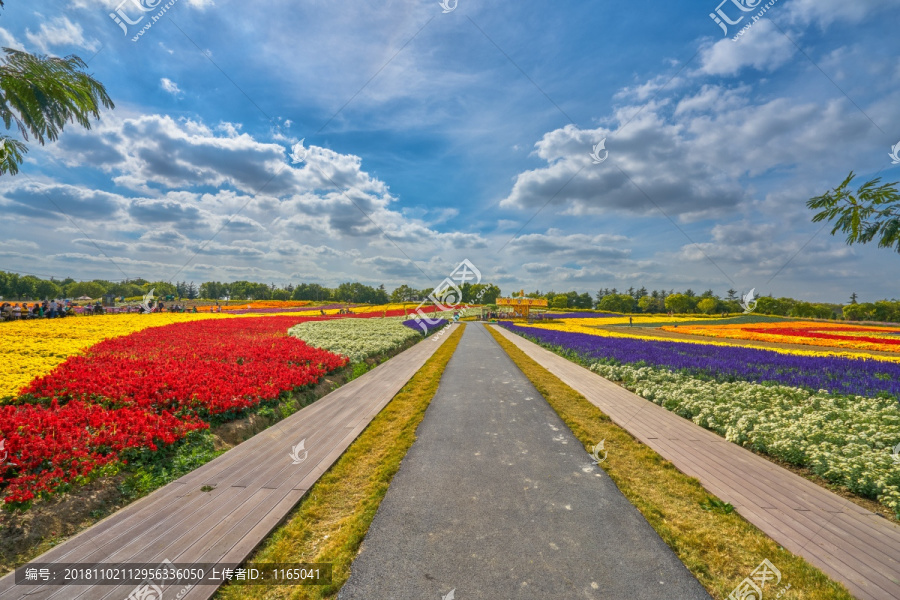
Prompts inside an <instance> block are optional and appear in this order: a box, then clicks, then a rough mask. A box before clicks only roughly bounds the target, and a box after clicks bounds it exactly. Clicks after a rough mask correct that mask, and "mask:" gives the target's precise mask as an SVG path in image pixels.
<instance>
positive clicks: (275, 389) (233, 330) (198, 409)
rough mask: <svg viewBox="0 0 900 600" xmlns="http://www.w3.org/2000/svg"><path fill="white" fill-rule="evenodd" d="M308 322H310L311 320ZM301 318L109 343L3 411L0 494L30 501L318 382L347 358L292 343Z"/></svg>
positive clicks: (182, 328) (150, 333)
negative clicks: (134, 452)
mask: <svg viewBox="0 0 900 600" xmlns="http://www.w3.org/2000/svg"><path fill="white" fill-rule="evenodd" d="M305 320H309V319H305ZM297 321H298V319H297V318H296V317H261V318H243V319H227V320H210V321H196V322H192V323H182V324H177V325H168V326H165V327H154V328H150V329H145V330H143V331H140V332H137V333H134V334H131V335H129V336H125V337H121V338H115V339H111V340H106V341H104V342H101V343H100V344H97V345H96V346H94V347H92V348H91V349H90V350H89V351H88V352H87V353H86V354H85V355H84V356H75V357H72V358H69V359H68V360H66V361H65V362H64V363H62V364H61V365H59V367H57V368H56V369H55V370H54V371H52V372H51V373H50V374H49V375H46V376H44V377H41V378H38V379H36V380H35V381H33V382H32V383H31V384H30V385H29V386H27V387H26V388H25V389H23V390H22V394H23V395H24V397H23V398H20V400H19V401H20V402H21V401H25V402H28V401H32V402H33V401H36V400H37V399H50V401H49V402H47V401H46V400H44V401H43V402H42V403H41V404H19V405H6V406H0V439H2V440H5V450H6V452H7V453H8V458H7V461H6V464H3V465H0V489H2V494H3V496H4V499H5V501H6V502H7V503H25V502H28V501H29V500H31V499H32V498H34V497H35V495H37V494H42V493H44V494H48V493H52V492H53V491H55V490H57V489H58V488H59V487H60V486H63V485H65V484H67V483H71V482H76V481H77V480H78V479H79V478H82V477H85V476H87V475H89V474H90V473H91V472H92V471H93V470H94V469H96V468H98V467H101V466H103V465H105V464H107V463H110V462H113V461H116V460H119V458H120V456H119V455H120V453H121V452H122V451H123V450H126V449H130V448H147V449H150V450H156V449H157V446H158V445H161V444H162V445H166V444H171V443H173V442H175V441H177V440H179V439H181V438H183V437H184V436H185V435H187V433H189V432H190V431H193V430H196V429H202V428H206V427H208V424H207V423H206V422H205V420H206V419H208V418H209V417H210V416H213V415H217V414H221V413H224V412H228V411H233V410H239V409H245V408H250V407H253V406H256V405H258V404H259V403H260V402H263V401H266V400H272V399H275V398H277V397H278V396H279V395H280V394H281V393H282V392H287V391H290V390H294V389H296V388H299V387H302V386H304V385H307V384H313V383H316V382H318V381H319V379H321V377H322V376H323V375H325V374H326V373H328V372H330V371H333V370H334V369H337V368H340V367H342V366H344V365H345V364H346V363H347V359H346V358H345V357H343V356H339V355H337V354H332V353H331V352H327V351H325V350H320V349H317V348H312V347H310V346H308V345H306V344H305V343H304V342H302V341H300V340H298V339H295V338H291V337H288V336H287V335H286V331H287V329H288V327H290V326H292V325H295V324H296V323H297Z"/></svg>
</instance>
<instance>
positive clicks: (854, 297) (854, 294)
mask: <svg viewBox="0 0 900 600" xmlns="http://www.w3.org/2000/svg"><path fill="white" fill-rule="evenodd" d="M857 298H859V296H857V295H856V292H853V293H852V294H850V304H856V299H857Z"/></svg>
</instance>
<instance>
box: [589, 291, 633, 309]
mask: <svg viewBox="0 0 900 600" xmlns="http://www.w3.org/2000/svg"><path fill="white" fill-rule="evenodd" d="M636 305H637V302H635V300H634V297H632V296H629V295H628V294H608V295H606V296H604V297H603V299H602V300H600V302H598V303H597V308H598V309H599V310H606V311H609V312H618V313H631V312H634V308H635V306H636Z"/></svg>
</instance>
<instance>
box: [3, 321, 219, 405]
mask: <svg viewBox="0 0 900 600" xmlns="http://www.w3.org/2000/svg"><path fill="white" fill-rule="evenodd" d="M217 317H218V315H216V316H215V317H214V316H212V315H197V314H188V313H184V314H179V313H161V314H152V315H139V314H125V315H102V316H96V317H89V318H88V317H70V318H66V319H52V320H51V319H42V320H39V321H16V322H14V323H4V324H3V326H2V327H0V362H2V363H3V371H2V373H0V402H2V401H3V399H8V398H11V397H13V396H15V395H16V393H17V392H18V391H19V389H21V388H22V387H23V386H25V385H27V384H28V383H29V382H30V381H31V380H32V379H34V378H35V377H38V376H40V375H45V374H47V373H49V372H50V371H52V370H53V369H54V367H56V366H57V365H59V364H60V363H61V362H63V361H64V360H65V359H67V358H68V357H70V356H72V355H74V354H77V353H79V352H81V351H83V350H86V349H87V348H90V347H91V346H93V345H94V344H96V343H98V342H101V341H103V340H105V339H108V338H115V337H120V336H124V335H129V334H131V333H134V332H136V331H141V330H142V329H146V328H147V327H158V326H163V325H169V324H174V323H188V322H192V321H197V320H201V319H210V318H217Z"/></svg>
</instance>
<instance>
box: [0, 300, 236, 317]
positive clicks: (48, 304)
mask: <svg viewBox="0 0 900 600" xmlns="http://www.w3.org/2000/svg"><path fill="white" fill-rule="evenodd" d="M215 309H218V311H219V312H220V311H221V308H220V307H214V312H216V310H215ZM107 312H115V313H135V312H137V313H143V312H147V311H146V310H145V308H144V306H143V305H141V306H123V307H119V308H116V309H106V308H104V307H103V305H102V304H101V303H100V301H99V300H98V301H97V302H95V303H93V304H91V303H90V302H88V303H86V304H84V305H81V304H78V303H76V302H73V301H71V300H44V301H43V302H32V303H28V302H21V303H20V302H16V303H10V302H3V303H0V321H21V320H26V319H58V318H63V317H71V316H75V315H102V314H105V313H107ZM150 312H178V313H184V312H192V313H195V312H197V307H196V306H194V307H193V308H188V307H186V306H179V305H178V304H175V305H173V306H171V307H169V308H167V307H166V306H165V304H164V303H162V302H160V303H159V304H157V305H154V302H153V301H151V302H150Z"/></svg>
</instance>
